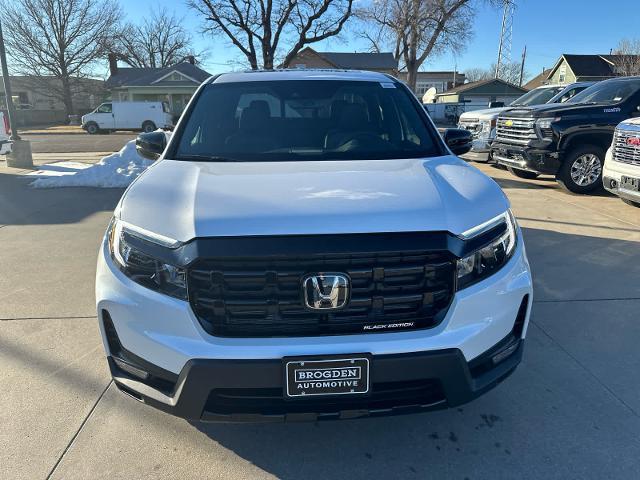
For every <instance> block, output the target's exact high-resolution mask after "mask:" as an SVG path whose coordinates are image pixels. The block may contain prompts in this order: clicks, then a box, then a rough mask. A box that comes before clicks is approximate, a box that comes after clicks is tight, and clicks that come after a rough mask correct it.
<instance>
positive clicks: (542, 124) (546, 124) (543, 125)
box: [536, 117, 560, 138]
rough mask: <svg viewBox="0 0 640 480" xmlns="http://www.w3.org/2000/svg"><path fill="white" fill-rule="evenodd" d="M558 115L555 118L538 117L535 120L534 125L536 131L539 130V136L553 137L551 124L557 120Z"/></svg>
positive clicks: (558, 119) (558, 118)
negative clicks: (536, 128)
mask: <svg viewBox="0 0 640 480" xmlns="http://www.w3.org/2000/svg"><path fill="white" fill-rule="evenodd" d="M559 121H560V117H555V118H540V119H539V120H538V121H537V122H536V126H537V127H538V132H540V137H541V138H553V129H552V128H551V126H552V125H553V124H554V123H555V122H559Z"/></svg>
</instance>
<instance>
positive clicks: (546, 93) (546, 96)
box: [511, 87, 564, 107]
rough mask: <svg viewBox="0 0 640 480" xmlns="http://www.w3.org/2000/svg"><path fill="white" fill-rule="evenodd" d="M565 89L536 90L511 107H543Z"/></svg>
mask: <svg viewBox="0 0 640 480" xmlns="http://www.w3.org/2000/svg"><path fill="white" fill-rule="evenodd" d="M563 88H564V87H549V88H536V89H535V90H531V91H530V92H527V93H525V94H524V95H523V96H521V97H520V98H518V99H516V100H514V101H513V103H511V106H512V107H528V106H529V105H542V104H543V103H547V102H548V101H549V100H551V99H552V98H553V97H555V96H556V95H557V94H558V93H560V92H561V91H562V89H563Z"/></svg>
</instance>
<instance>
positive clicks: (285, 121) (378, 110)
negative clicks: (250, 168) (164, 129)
mask: <svg viewBox="0 0 640 480" xmlns="http://www.w3.org/2000/svg"><path fill="white" fill-rule="evenodd" d="M435 135H436V133H435V131H432V129H431V128H429V127H428V124H427V123H426V122H425V121H424V120H423V118H422V117H421V116H420V115H419V114H418V111H417V108H416V105H415V103H414V102H413V101H412V100H411V98H410V97H409V95H408V93H407V92H406V91H405V90H404V89H402V88H400V87H398V86H397V85H396V84H395V83H392V82H391V81H389V82H383V83H379V82H356V81H338V80H301V81H298V80H285V81H255V82H239V83H220V84H210V85H207V86H205V87H204V90H203V91H202V92H201V94H200V95H199V97H198V99H197V101H196V104H195V106H194V109H193V111H192V112H191V113H190V114H189V117H188V119H187V122H186V125H185V128H184V130H183V131H182V134H181V137H180V138H179V139H178V143H177V148H176V150H175V155H174V156H173V158H175V159H176V160H201V161H207V160H208V161H289V160H299V159H305V160H351V159H392V158H420V157H429V156H436V155H441V151H440V147H439V144H438V143H437V140H436V137H435Z"/></svg>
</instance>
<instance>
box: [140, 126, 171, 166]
mask: <svg viewBox="0 0 640 480" xmlns="http://www.w3.org/2000/svg"><path fill="white" fill-rule="evenodd" d="M166 146H167V137H166V135H165V134H164V132H149V133H141V134H140V135H138V138H136V150H137V152H138V154H139V155H140V156H141V157H144V158H146V159H147V160H157V159H158V158H159V157H160V155H162V152H164V149H165V147H166Z"/></svg>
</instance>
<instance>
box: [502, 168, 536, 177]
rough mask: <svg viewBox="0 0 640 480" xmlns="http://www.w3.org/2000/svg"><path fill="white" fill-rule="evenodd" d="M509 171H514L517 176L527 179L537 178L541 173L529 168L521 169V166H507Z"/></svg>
mask: <svg viewBox="0 0 640 480" xmlns="http://www.w3.org/2000/svg"><path fill="white" fill-rule="evenodd" d="M507 170H509V173H512V174H513V175H515V176H516V177H519V178H526V179H527V180H535V179H536V178H538V176H539V175H540V174H539V173H536V172H529V171H528V170H520V169H519V168H513V167H507Z"/></svg>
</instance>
